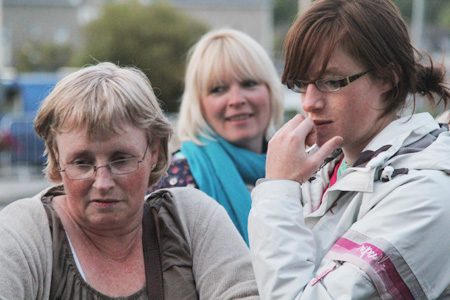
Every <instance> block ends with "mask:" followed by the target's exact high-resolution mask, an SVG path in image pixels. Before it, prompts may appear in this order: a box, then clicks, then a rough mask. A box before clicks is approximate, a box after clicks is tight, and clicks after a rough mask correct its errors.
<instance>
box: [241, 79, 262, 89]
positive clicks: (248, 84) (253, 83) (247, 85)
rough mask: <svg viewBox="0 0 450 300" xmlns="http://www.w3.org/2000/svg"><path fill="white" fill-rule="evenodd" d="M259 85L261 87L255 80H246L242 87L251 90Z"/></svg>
mask: <svg viewBox="0 0 450 300" xmlns="http://www.w3.org/2000/svg"><path fill="white" fill-rule="evenodd" d="M257 85H259V83H258V82H256V81H254V80H245V81H243V82H242V83H241V86H242V87H245V88H251V87H254V86H257Z"/></svg>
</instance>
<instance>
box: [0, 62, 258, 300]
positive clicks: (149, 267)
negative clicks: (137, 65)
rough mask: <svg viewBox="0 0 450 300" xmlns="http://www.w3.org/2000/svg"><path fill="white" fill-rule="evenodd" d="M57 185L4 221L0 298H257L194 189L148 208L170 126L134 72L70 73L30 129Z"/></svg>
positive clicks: (231, 234) (225, 222)
mask: <svg viewBox="0 0 450 300" xmlns="http://www.w3.org/2000/svg"><path fill="white" fill-rule="evenodd" d="M35 129H36V132H37V133H38V134H39V136H40V137H42V138H43V139H44V140H45V145H46V153H47V155H48V165H47V168H46V175H47V177H48V179H50V180H51V181H53V182H55V183H61V182H62V183H61V184H58V185H56V186H54V187H51V188H49V189H48V190H45V191H43V192H42V193H40V194H38V195H37V196H35V197H33V198H31V199H23V200H20V201H16V202H14V203H13V204H11V205H10V206H8V207H6V208H5V209H4V210H2V211H1V213H0V240H1V243H0V266H1V268H0V285H1V288H0V299H49V298H50V299H163V298H165V299H177V300H179V299H241V298H242V299H257V298H258V297H257V290H256V284H255V281H254V278H253V271H252V267H251V263H250V259H249V254H248V249H247V247H246V245H245V243H244V242H243V241H242V239H241V238H240V236H239V234H238V232H237V231H236V229H235V228H234V226H233V224H232V223H231V221H230V220H229V218H228V216H227V214H226V212H225V210H224V209H223V208H222V207H220V206H219V205H218V204H217V202H215V201H214V200H212V199H211V198H209V197H208V196H206V195H205V194H203V193H202V192H200V191H197V190H195V189H185V188H179V189H172V190H170V191H159V192H158V193H154V194H153V195H152V196H151V197H150V198H148V199H146V198H145V194H146V191H147V189H148V187H149V185H151V184H154V183H155V182H157V181H158V180H159V179H160V177H161V175H162V174H163V173H164V172H165V171H166V169H167V165H168V150H167V149H168V140H169V137H170V133H171V129H170V126H169V124H168V122H167V120H166V119H165V117H164V116H163V114H162V112H161V110H160V108H159V106H158V102H157V99H156V98H155V96H154V94H153V91H152V88H151V86H150V83H149V82H148V80H147V79H146V77H145V75H144V74H143V73H142V72H140V71H139V70H137V69H134V68H119V67H117V66H116V65H114V64H111V63H101V64H99V65H97V66H91V67H87V68H84V69H81V70H80V71H78V72H75V73H73V74H71V75H69V76H67V77H66V78H64V79H63V80H61V81H60V82H59V83H58V84H57V85H56V87H55V89H54V91H53V92H52V93H51V94H50V95H49V96H48V97H47V98H46V99H45V100H44V102H43V104H42V106H41V108H40V111H39V113H38V115H37V117H36V120H35Z"/></svg>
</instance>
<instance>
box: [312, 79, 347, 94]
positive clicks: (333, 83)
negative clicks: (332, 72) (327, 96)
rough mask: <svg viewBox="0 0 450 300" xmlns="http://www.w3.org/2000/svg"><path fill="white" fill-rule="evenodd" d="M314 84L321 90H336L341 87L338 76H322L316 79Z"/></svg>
mask: <svg viewBox="0 0 450 300" xmlns="http://www.w3.org/2000/svg"><path fill="white" fill-rule="evenodd" d="M316 85H317V87H318V88H319V90H321V91H322V92H336V91H339V89H340V88H341V83H340V79H339V78H324V79H320V80H317V81H316Z"/></svg>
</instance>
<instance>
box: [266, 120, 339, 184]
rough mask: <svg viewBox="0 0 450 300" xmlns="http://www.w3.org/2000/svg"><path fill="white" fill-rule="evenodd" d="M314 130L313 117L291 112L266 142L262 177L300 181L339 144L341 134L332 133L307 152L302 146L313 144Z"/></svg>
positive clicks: (309, 175) (315, 168) (312, 171)
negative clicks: (289, 117)
mask: <svg viewBox="0 0 450 300" xmlns="http://www.w3.org/2000/svg"><path fill="white" fill-rule="evenodd" d="M314 131H315V128H314V123H313V121H312V120H311V119H309V118H305V117H304V116H302V115H297V116H295V117H294V118H292V119H291V120H290V121H288V122H287V123H286V124H285V125H284V126H283V127H282V128H280V130H279V131H278V132H277V133H276V134H275V135H274V136H273V138H272V139H271V140H270V142H269V146H268V150H267V160H266V178H270V179H287V180H294V181H297V182H299V183H303V182H305V181H306V180H308V179H309V178H310V177H311V176H312V174H314V172H315V171H316V170H317V169H318V168H319V166H320V164H321V163H322V162H323V161H324V159H325V158H326V157H327V156H329V155H330V154H331V153H332V152H333V151H334V150H335V149H337V148H339V146H340V145H341V144H342V141H343V139H342V137H340V136H335V137H333V138H332V139H330V140H328V141H327V142H326V143H325V144H323V145H322V146H321V147H320V148H319V149H318V150H317V151H315V152H314V153H308V152H307V151H306V147H307V146H311V145H313V144H314Z"/></svg>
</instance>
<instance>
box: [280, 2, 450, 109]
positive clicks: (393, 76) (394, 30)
mask: <svg viewBox="0 0 450 300" xmlns="http://www.w3.org/2000/svg"><path fill="white" fill-rule="evenodd" d="M324 43H326V44H325V47H324ZM338 45H339V46H342V47H343V49H344V50H345V51H347V53H348V54H349V55H351V56H352V57H353V58H355V59H356V60H358V61H359V62H361V63H362V64H363V65H365V66H366V67H367V69H372V72H371V73H370V75H371V76H374V77H377V78H382V79H385V80H389V81H390V82H391V83H392V86H393V88H392V90H390V91H389V92H387V94H386V105H385V107H384V111H383V115H387V114H390V113H392V112H394V111H396V110H398V109H401V108H403V107H404V106H405V104H406V99H407V96H408V94H410V93H411V94H416V93H419V94H421V95H423V96H426V97H427V99H428V101H429V102H430V104H431V105H432V107H434V106H435V105H437V104H439V103H441V102H442V103H443V104H444V106H446V105H447V103H448V101H449V98H450V91H449V88H448V86H446V85H445V83H444V77H445V69H444V67H443V66H442V65H440V66H436V65H434V64H433V61H432V60H431V58H430V57H429V55H427V54H426V56H427V58H428V59H429V61H430V65H428V66H424V65H422V63H421V60H422V57H423V55H422V54H420V53H419V52H418V51H417V50H416V49H415V48H414V47H413V46H412V45H411V41H410V38H409V35H408V30H407V27H406V24H405V22H404V20H403V19H402V17H401V14H400V11H399V10H398V8H397V7H396V6H395V5H394V4H393V3H392V2H391V1H389V0H318V1H315V2H313V4H312V5H311V7H310V8H309V9H308V10H307V11H306V12H305V13H304V14H303V15H300V16H299V17H298V18H297V20H296V21H295V22H294V24H293V25H292V27H291V28H290V30H289V32H288V34H287V36H286V40H285V57H286V62H285V67H284V71H283V74H282V82H283V83H286V82H287V80H290V79H303V80H305V74H307V72H308V69H309V68H310V64H311V62H312V60H313V58H314V57H315V56H316V55H320V57H318V58H319V59H320V60H319V61H321V62H322V67H321V70H320V72H319V73H320V75H321V74H322V73H323V72H324V71H325V69H326V67H327V64H328V61H329V59H330V56H331V54H332V52H333V51H334V49H335V48H336V47H337V46H338ZM319 49H320V51H319ZM415 55H416V56H415ZM433 94H437V96H438V99H437V101H436V99H435V98H434V95H433ZM414 99H415V97H414Z"/></svg>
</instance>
